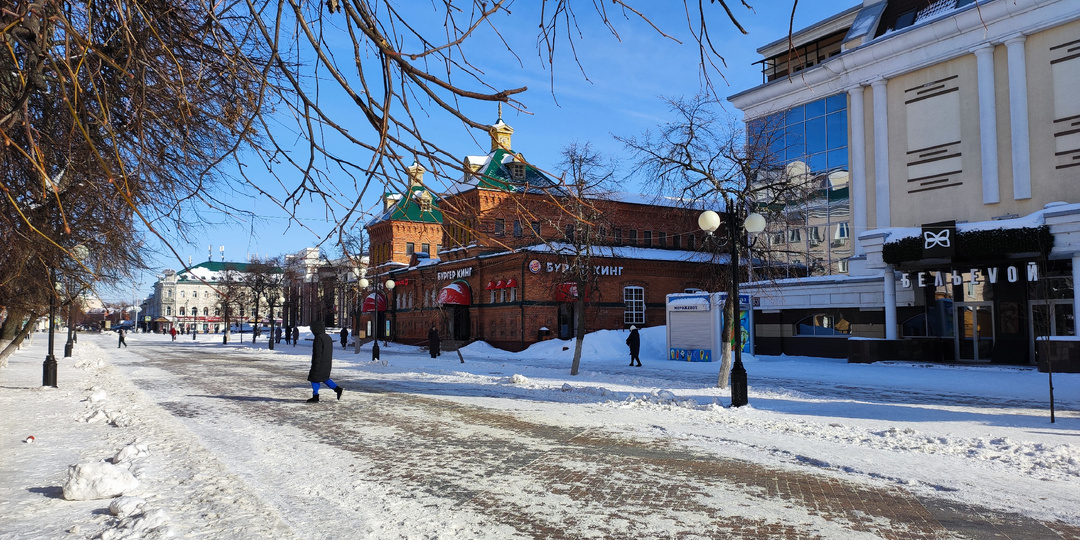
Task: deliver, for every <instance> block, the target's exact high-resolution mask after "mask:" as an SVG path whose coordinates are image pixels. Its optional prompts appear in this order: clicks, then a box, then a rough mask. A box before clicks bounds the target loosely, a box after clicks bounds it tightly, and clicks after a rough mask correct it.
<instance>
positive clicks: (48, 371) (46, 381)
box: [41, 268, 56, 388]
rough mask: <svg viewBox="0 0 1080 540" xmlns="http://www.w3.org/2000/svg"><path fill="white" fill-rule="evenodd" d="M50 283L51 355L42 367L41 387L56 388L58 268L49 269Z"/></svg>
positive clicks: (46, 356) (46, 358)
mask: <svg viewBox="0 0 1080 540" xmlns="http://www.w3.org/2000/svg"><path fill="white" fill-rule="evenodd" d="M49 283H51V284H52V290H51V291H50V294H49V354H47V355H45V362H44V363H43V364H42V366H41V386H51V387H53V388H56V355H55V354H53V336H55V332H56V329H55V326H56V268H49Z"/></svg>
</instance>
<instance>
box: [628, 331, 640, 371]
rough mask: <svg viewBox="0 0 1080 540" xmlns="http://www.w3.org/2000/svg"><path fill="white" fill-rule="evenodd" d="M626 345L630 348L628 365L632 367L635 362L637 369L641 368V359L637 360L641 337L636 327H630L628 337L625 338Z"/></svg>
mask: <svg viewBox="0 0 1080 540" xmlns="http://www.w3.org/2000/svg"><path fill="white" fill-rule="evenodd" d="M626 344H627V345H628V346H630V365H631V366H633V365H634V362H637V367H641V359H640V358H638V353H639V352H641V336H640V335H639V334H638V331H637V327H636V326H633V325H631V326H630V335H629V336H627V338H626Z"/></svg>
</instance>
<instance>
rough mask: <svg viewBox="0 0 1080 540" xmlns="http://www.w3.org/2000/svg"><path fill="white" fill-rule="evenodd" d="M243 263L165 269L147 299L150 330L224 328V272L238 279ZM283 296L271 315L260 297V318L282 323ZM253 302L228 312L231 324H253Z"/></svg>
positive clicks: (212, 263)
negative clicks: (222, 290) (236, 310)
mask: <svg viewBox="0 0 1080 540" xmlns="http://www.w3.org/2000/svg"><path fill="white" fill-rule="evenodd" d="M247 266H248V265H247V264H246V263H232V262H214V261H207V262H204V263H199V264H196V265H194V266H191V267H188V268H185V269H183V270H181V271H179V272H176V271H173V270H165V271H164V272H163V274H162V275H161V276H160V277H159V278H158V281H157V282H155V283H154V292H153V294H152V296H151V297H150V298H149V299H148V301H147V302H146V306H147V309H148V313H146V314H145V315H146V316H149V317H150V325H151V326H150V330H151V331H154V332H168V331H169V330H170V329H171V328H176V329H177V331H184V332H188V333H190V332H193V331H194V332H198V333H203V334H205V333H218V332H222V331H224V330H225V326H224V325H225V320H224V315H223V311H224V306H223V305H222V302H221V282H222V280H223V279H225V274H226V273H227V272H231V273H233V276H232V279H233V280H237V281H240V280H242V279H243V276H244V274H245V273H246V272H247ZM283 305H284V296H283V295H279V297H278V299H277V301H276V302H274V313H273V314H272V315H271V313H270V310H269V308H268V306H267V303H266V300H265V299H263V300H260V305H259V319H260V321H261V322H264V323H267V324H268V323H269V318H270V317H271V316H273V318H274V319H275V321H276V322H275V324H282V310H283V309H284V308H283ZM254 315H255V304H254V301H250V303H246V304H245V305H243V306H241V307H240V309H239V312H233V313H230V315H229V319H230V320H229V323H230V324H232V325H236V324H241V323H254V322H255V321H254Z"/></svg>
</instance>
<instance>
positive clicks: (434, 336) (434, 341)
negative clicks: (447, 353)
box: [427, 324, 440, 358]
mask: <svg viewBox="0 0 1080 540" xmlns="http://www.w3.org/2000/svg"><path fill="white" fill-rule="evenodd" d="M427 342H428V352H429V353H431V357H432V358H435V357H436V356H439V354H440V353H439V331H438V330H436V329H435V325H434V324H433V325H431V330H428V333H427Z"/></svg>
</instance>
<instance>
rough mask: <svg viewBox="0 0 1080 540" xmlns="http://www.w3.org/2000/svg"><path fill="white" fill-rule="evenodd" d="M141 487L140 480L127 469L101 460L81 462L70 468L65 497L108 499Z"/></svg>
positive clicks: (84, 499)
mask: <svg viewBox="0 0 1080 540" xmlns="http://www.w3.org/2000/svg"><path fill="white" fill-rule="evenodd" d="M137 487H139V481H138V480H136V479H135V477H134V476H132V474H131V473H130V472H128V470H127V469H124V468H122V467H118V466H116V465H113V464H112V463H105V462H104V461H99V462H96V463H80V464H78V465H72V466H71V467H69V468H68V478H67V481H66V482H64V498H65V499H67V500H69V501H88V500H94V499H108V498H110V497H116V496H119V495H123V494H124V493H127V492H128V491H131V490H133V489H135V488H137Z"/></svg>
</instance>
